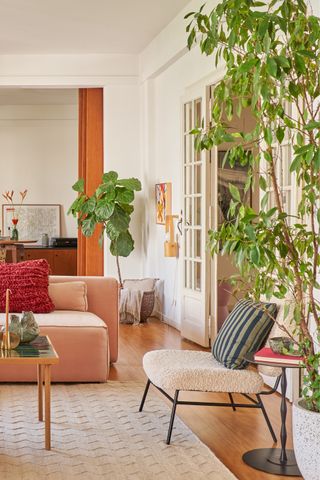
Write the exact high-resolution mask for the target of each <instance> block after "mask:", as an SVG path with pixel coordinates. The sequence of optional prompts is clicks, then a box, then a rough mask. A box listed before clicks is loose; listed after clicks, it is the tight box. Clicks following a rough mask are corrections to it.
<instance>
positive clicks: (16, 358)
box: [0, 336, 59, 450]
mask: <svg viewBox="0 0 320 480" xmlns="http://www.w3.org/2000/svg"><path fill="white" fill-rule="evenodd" d="M57 363H59V357H58V355H57V353H56V351H55V350H54V348H53V346H52V344H51V342H50V339H49V337H47V336H42V337H41V336H40V337H38V338H37V339H36V340H34V341H33V342H32V343H29V344H22V345H19V346H18V347H17V348H16V349H15V350H10V351H8V352H4V351H3V350H0V368H1V366H2V365H16V366H19V367H20V366H21V367H23V365H36V366H37V368H38V417H39V421H41V422H42V421H43V385H44V401H45V407H44V413H45V449H46V450H51V365H56V364H57Z"/></svg>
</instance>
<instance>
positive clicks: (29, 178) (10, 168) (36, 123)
mask: <svg viewBox="0 0 320 480" xmlns="http://www.w3.org/2000/svg"><path fill="white" fill-rule="evenodd" d="M77 135H78V120H77V106H76V105H0V151H1V175H0V193H2V192H4V191H5V190H14V191H15V192H16V194H15V200H16V201H17V200H18V199H19V195H18V192H19V191H22V190H24V189H28V194H27V197H26V200H25V203H58V204H61V206H62V207H61V220H62V221H61V228H62V230H61V235H62V236H69V237H74V236H77V226H76V221H75V220H74V219H73V218H72V217H71V216H67V215H66V212H67V210H68V208H69V206H70V204H71V203H72V201H73V199H74V197H75V195H74V192H73V191H72V189H71V186H72V185H73V183H74V182H75V180H76V179H77V174H78V138H77ZM1 203H3V202H1Z"/></svg>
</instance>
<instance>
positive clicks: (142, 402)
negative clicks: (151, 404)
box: [139, 378, 151, 412]
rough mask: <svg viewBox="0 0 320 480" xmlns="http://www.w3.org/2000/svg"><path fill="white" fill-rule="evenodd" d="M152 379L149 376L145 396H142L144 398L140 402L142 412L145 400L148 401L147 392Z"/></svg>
mask: <svg viewBox="0 0 320 480" xmlns="http://www.w3.org/2000/svg"><path fill="white" fill-rule="evenodd" d="M150 383H151V382H150V380H149V378H148V381H147V384H146V388H145V389H144V393H143V397H142V400H141V403H140V407H139V412H142V409H143V406H144V402H145V401H146V398H147V394H148V390H149V387H150Z"/></svg>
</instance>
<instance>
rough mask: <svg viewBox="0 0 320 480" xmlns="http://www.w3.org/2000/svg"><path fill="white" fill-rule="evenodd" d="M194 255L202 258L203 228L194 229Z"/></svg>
mask: <svg viewBox="0 0 320 480" xmlns="http://www.w3.org/2000/svg"><path fill="white" fill-rule="evenodd" d="M193 238H194V240H193V245H194V257H195V258H201V230H194V231H193Z"/></svg>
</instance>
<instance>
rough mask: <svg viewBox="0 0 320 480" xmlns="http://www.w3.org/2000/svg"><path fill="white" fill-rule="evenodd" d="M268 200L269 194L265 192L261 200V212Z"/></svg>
mask: <svg viewBox="0 0 320 480" xmlns="http://www.w3.org/2000/svg"><path fill="white" fill-rule="evenodd" d="M268 199H269V192H266V193H265V194H264V195H263V197H262V199H261V210H264V209H265V207H266V206H267V203H268Z"/></svg>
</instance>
